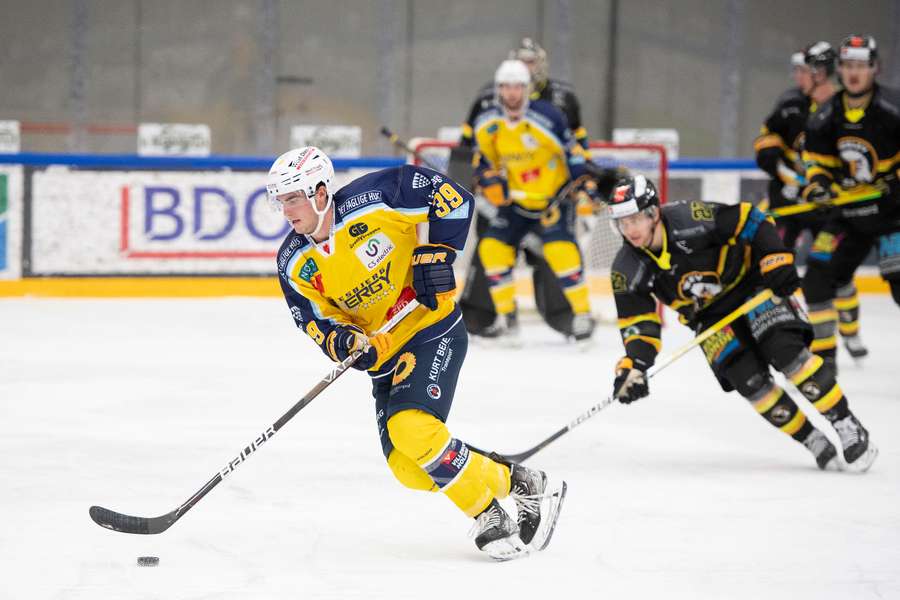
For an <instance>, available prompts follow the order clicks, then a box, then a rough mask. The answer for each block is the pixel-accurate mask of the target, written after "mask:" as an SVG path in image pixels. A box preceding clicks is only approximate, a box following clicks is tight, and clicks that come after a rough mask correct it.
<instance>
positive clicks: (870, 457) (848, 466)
mask: <svg viewBox="0 0 900 600" xmlns="http://www.w3.org/2000/svg"><path fill="white" fill-rule="evenodd" d="M876 458H878V448H877V447H876V446H875V445H873V444H872V443H871V442H869V447H868V448H866V451H865V452H863V453H862V454H861V455H860V457H859V458H857V459H856V460H854V461H853V462H852V463H844V468H843V469H842V470H844V471H847V472H848V473H865V472H866V471H868V470H869V468H871V466H872V463H874V462H875V459H876Z"/></svg>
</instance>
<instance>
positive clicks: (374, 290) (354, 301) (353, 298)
mask: <svg viewBox="0 0 900 600" xmlns="http://www.w3.org/2000/svg"><path fill="white" fill-rule="evenodd" d="M390 271H391V265H390V264H388V265H387V266H385V267H382V268H380V269H378V271H377V272H376V273H375V274H373V275H371V276H369V277H367V278H366V280H365V281H363V282H362V283H360V284H359V285H357V286H356V287H354V288H353V289H352V290H350V291H349V292H347V293H346V294H344V295H343V296H341V297H340V298H339V302H341V303H342V304H343V305H344V307H345V308H347V309H348V310H356V309H358V308H360V307H362V308H368V307H370V306H372V305H373V304H375V303H376V302H378V301H379V300H382V299H384V298H387V297H388V296H389V295H390V294H391V292H393V291H394V289H395V286H394V285H393V284H392V283H391V278H390Z"/></svg>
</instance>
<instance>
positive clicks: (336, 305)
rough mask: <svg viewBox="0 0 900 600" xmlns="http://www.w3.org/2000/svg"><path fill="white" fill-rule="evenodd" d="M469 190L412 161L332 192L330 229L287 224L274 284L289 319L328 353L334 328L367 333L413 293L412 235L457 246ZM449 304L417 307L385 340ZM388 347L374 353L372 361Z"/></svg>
mask: <svg viewBox="0 0 900 600" xmlns="http://www.w3.org/2000/svg"><path fill="white" fill-rule="evenodd" d="M472 202H473V200H472V195H471V193H470V192H469V191H468V190H466V189H465V188H464V187H463V186H461V185H460V184H458V183H456V182H455V181H453V180H451V179H449V178H448V177H446V176H445V175H442V174H440V173H438V172H437V171H433V170H431V169H427V168H424V167H416V166H412V165H404V166H401V167H395V168H390V169H383V170H381V171H376V172H373V173H369V174H367V175H364V176H362V177H360V178H359V179H356V180H354V181H353V182H351V183H349V184H348V185H346V186H344V187H343V188H341V189H340V190H338V191H337V192H336V193H335V194H334V225H333V227H332V230H331V235H330V236H329V237H328V239H327V240H325V241H324V242H322V243H319V244H317V243H315V242H314V241H313V240H312V238H310V237H309V236H306V235H301V234H297V233H295V232H291V233H290V234H289V235H288V236H287V238H285V240H284V242H283V243H282V245H281V248H280V249H279V251H278V254H277V257H276V260H277V266H278V274H279V281H280V283H281V289H282V291H283V293H284V296H285V299H286V300H287V303H288V307H289V308H290V310H291V313H292V314H293V317H294V321H295V322H296V324H297V326H298V327H299V328H301V329H302V330H303V331H305V332H306V333H307V334H308V335H309V336H310V337H311V338H312V339H313V340H314V341H315V342H316V343H317V344H319V346H320V347H321V348H322V350H323V351H324V352H325V353H326V354H327V355H328V356H330V357H333V356H334V352H333V348H329V344H331V345H333V343H334V342H333V339H334V335H332V334H333V332H334V328H335V326H336V325H340V324H354V325H357V326H359V327H361V328H362V329H363V330H364V331H365V332H366V333H367V334H370V335H371V334H372V333H374V332H375V331H376V330H378V329H379V328H380V327H381V326H382V325H384V324H385V323H386V322H387V321H388V320H390V318H391V317H392V316H393V315H394V314H395V312H396V311H397V310H398V309H399V307H402V306H403V305H405V304H406V302H407V301H408V300H409V299H411V298H414V297H415V292H414V291H413V288H412V266H411V262H412V253H413V250H414V249H415V247H416V246H417V245H419V244H420V243H430V244H443V245H445V246H449V247H451V248H453V249H455V250H462V249H463V246H464V245H465V241H466V237H467V235H468V231H469V223H470V221H471V218H472V214H473V205H472ZM454 307H455V302H454V300H452V299H450V298H444V299H441V300H440V301H439V304H438V308H437V310H434V311H432V310H429V309H427V308H425V307H421V306H420V307H417V308H416V309H415V310H414V311H413V313H412V314H410V315H409V316H408V317H406V318H405V319H404V320H403V321H402V322H401V323H399V324H398V325H397V326H396V327H395V328H394V329H393V330H392V348H400V347H401V346H403V344H404V343H406V341H408V340H409V339H411V338H412V336H413V335H415V334H416V332H418V331H420V330H422V329H424V328H426V327H428V326H429V325H433V324H434V323H437V322H438V321H440V320H441V319H443V318H444V317H446V316H447V315H449V314H450V313H451V312H453V310H454ZM391 355H392V353H388V354H386V355H384V356H379V361H378V363H376V365H375V366H374V367H373V369H377V368H378V367H379V366H380V365H381V364H382V363H383V362H384V361H385V360H387V359H389V358H390V357H391Z"/></svg>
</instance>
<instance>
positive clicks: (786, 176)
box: [753, 42, 869, 358]
mask: <svg viewBox="0 0 900 600" xmlns="http://www.w3.org/2000/svg"><path fill="white" fill-rule="evenodd" d="M799 55H800V60H799V61H798V60H797V58H796V54H795V55H794V56H793V57H792V59H791V60H792V63H793V74H794V81H795V82H796V83H797V87H796V88H792V89H790V90H788V91H787V92H785V93H784V94H782V96H781V97H780V98H779V99H778V102H777V103H776V105H775V109H774V110H773V111H772V113H771V114H770V115H769V116H768V117H767V118H766V121H765V123H764V124H763V126H762V128H761V131H760V135H759V137H757V138H756V141H755V142H754V144H753V147H754V150H755V151H756V163H757V164H758V165H759V168H760V169H762V170H763V171H765V172H766V173H768V174H769V176H770V177H771V179H770V180H769V207H770V208H778V207H781V206H788V205H791V204H794V203H797V202H800V201H801V198H800V192H801V191H802V190H803V187H804V186H805V185H806V178H805V176H806V166H805V165H804V164H803V162H802V160H801V153H802V151H803V143H804V139H805V137H806V133H805V130H806V122H807V120H808V118H809V115H810V114H812V113H815V112H816V111H817V110H818V108H819V106H823V105H825V104H826V103H827V102H828V100H830V99H831V97H832V96H834V94H835V92H836V91H837V90H836V87H835V85H834V82H833V81H832V76H833V75H834V69H835V61H836V59H837V53H836V52H835V51H834V48H832V47H831V44H829V43H828V42H816V43H814V44H810V45H809V46H807V47H806V48H804V49H803V52H802V53H799ZM828 215H829V213H828V211H824V210H822V211H810V212H806V213H800V214H796V215H791V216H786V217H781V218H779V219H778V221H777V223H776V224H777V227H778V230H779V232H780V233H781V236H782V239H783V240H784V244H785V245H786V246H787V247H788V248H794V246H795V244H796V242H797V238H798V237H799V236H800V234H801V233H802V232H803V231H804V230H807V229H808V230H809V231H810V234H811V235H812V238H813V239H815V237H816V235H817V234H818V233H819V230H821V229H822V227H824V225H825V223H826V222H827V221H828ZM836 295H837V301H836V303H835V304H836V308H837V309H838V313H839V316H840V319H839V322H840V333H841V337H842V338H843V341H844V346H845V347H846V348H847V350H848V352H850V354H851V355H852V356H853V357H854V358H862V357H864V356H866V355H867V354H868V353H869V351H868V350H867V349H866V347H865V346H864V345H863V343H862V339H861V338H860V335H859V294H858V292H857V290H856V285H855V284H854V283H853V276H852V274H851V275H850V276H849V278H848V279H847V280H846V281H840V282H838V287H837V290H836Z"/></svg>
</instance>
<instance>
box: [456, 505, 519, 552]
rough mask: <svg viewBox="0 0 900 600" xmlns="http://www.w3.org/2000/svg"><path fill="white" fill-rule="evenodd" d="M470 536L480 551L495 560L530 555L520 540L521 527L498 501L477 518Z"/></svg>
mask: <svg viewBox="0 0 900 600" xmlns="http://www.w3.org/2000/svg"><path fill="white" fill-rule="evenodd" d="M470 535H471V536H473V537H474V538H475V545H476V546H478V549H479V550H482V551H484V552H486V553H487V554H488V556H490V557H491V558H493V559H494V560H497V561H507V560H514V559H516V558H522V557H523V556H527V555H528V548H527V547H526V545H525V544H524V543H523V542H522V540H521V539H520V538H519V526H518V525H516V522H515V521H513V520H512V518H511V517H510V516H509V515H508V514H506V511H505V510H503V507H502V506H500V503H499V502H497V500H496V499H494V500H491V503H490V504H489V505H488V507H487V508H486V509H484V510H483V511H481V514H479V515H478V516H477V517H475V525H474V526H473V527H472V531H471V532H470Z"/></svg>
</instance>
